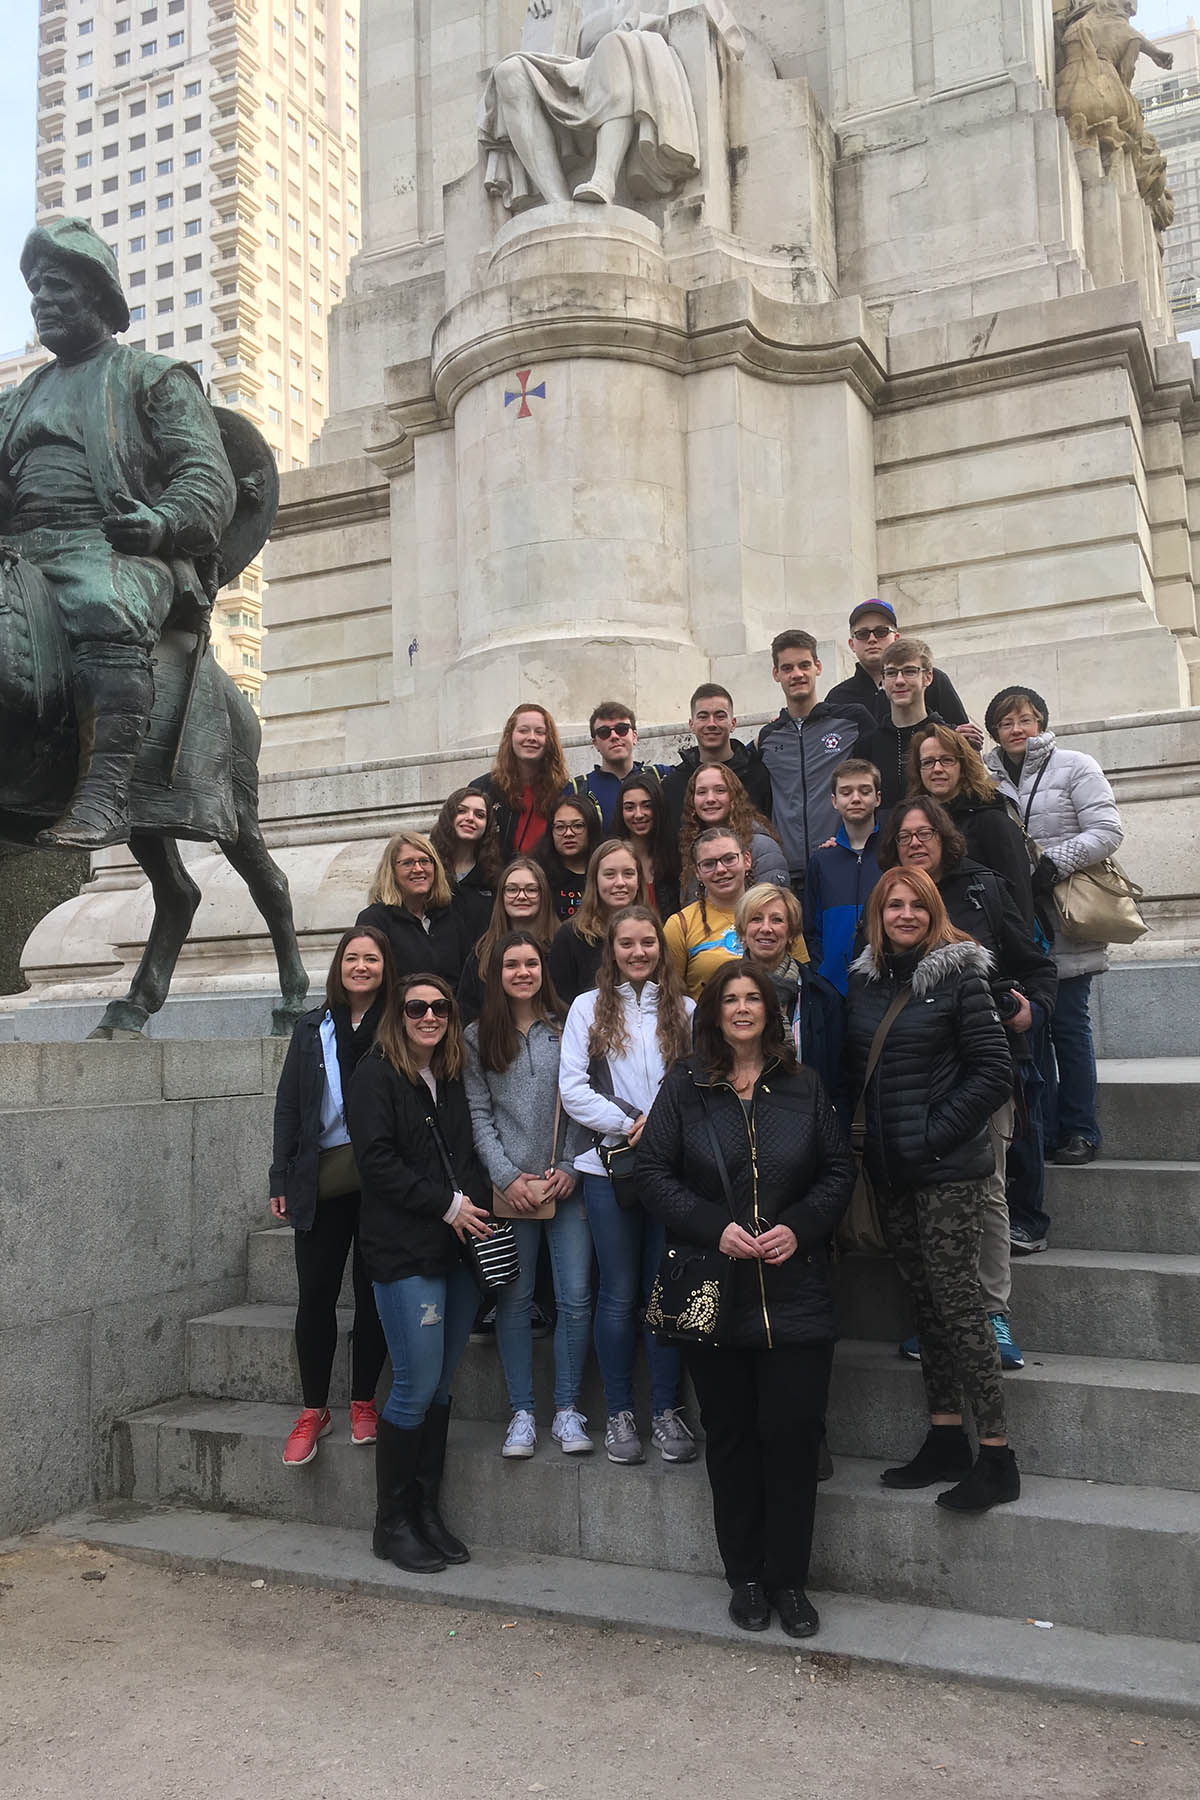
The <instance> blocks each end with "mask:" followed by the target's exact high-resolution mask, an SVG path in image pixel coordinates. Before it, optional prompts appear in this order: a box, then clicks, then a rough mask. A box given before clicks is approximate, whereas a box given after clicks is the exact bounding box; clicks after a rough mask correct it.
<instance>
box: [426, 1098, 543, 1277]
mask: <svg viewBox="0 0 1200 1800" xmlns="http://www.w3.org/2000/svg"><path fill="white" fill-rule="evenodd" d="M425 1117H426V1118H427V1119H428V1121H429V1129H430V1131H432V1133H433V1141H434V1143H435V1144H436V1145H437V1152H438V1155H439V1156H440V1157H441V1159H442V1167H443V1169H445V1171H446V1179H447V1180H448V1181H449V1183H450V1187H451V1189H452V1191H453V1192H454V1193H456V1194H461V1193H462V1191H463V1189H462V1184H461V1182H460V1181H459V1180H458V1177H457V1176H456V1175H455V1173H454V1165H453V1163H452V1162H451V1161H450V1152H449V1150H448V1149H447V1147H446V1140H445V1138H444V1137H443V1136H442V1128H441V1126H440V1125H439V1124H438V1122H437V1119H436V1118H435V1117H434V1115H433V1114H432V1113H426V1114H425ZM462 1244H463V1248H464V1250H465V1251H466V1253H467V1261H468V1263H469V1264H470V1268H471V1273H472V1275H474V1277H475V1281H476V1283H477V1285H478V1287H479V1289H480V1291H481V1292H482V1293H484V1294H491V1293H494V1292H495V1290H496V1289H497V1288H506V1287H511V1286H512V1284H513V1282H514V1281H515V1280H516V1279H517V1276H518V1275H519V1274H520V1273H521V1258H520V1256H519V1255H518V1253H517V1234H516V1232H515V1231H514V1230H513V1224H512V1220H511V1219H497V1218H495V1217H494V1216H493V1217H492V1235H491V1236H490V1237H486V1238H476V1237H469V1236H468V1237H465V1238H463V1240H462Z"/></svg>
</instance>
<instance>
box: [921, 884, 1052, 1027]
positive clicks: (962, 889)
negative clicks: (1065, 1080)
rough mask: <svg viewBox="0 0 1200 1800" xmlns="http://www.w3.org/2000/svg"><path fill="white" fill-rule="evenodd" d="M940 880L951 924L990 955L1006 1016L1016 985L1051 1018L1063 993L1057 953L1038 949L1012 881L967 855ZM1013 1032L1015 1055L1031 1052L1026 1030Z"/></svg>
mask: <svg viewBox="0 0 1200 1800" xmlns="http://www.w3.org/2000/svg"><path fill="white" fill-rule="evenodd" d="M937 885H938V892H939V893H940V894H941V896H942V899H943V901H944V902H945V905H946V911H947V912H948V913H949V915H950V923H951V924H952V925H957V927H958V929H959V930H960V931H965V932H967V933H968V934H969V935H970V936H971V937H973V938H974V939H975V942H976V943H977V944H982V945H983V947H984V949H985V950H986V951H988V952H989V954H990V955H991V958H992V971H991V978H990V985H991V989H992V994H993V995H994V997H995V1000H996V1006H997V1011H998V1012H999V1014H1000V1017H1001V1020H1002V1021H1003V1019H1004V1018H1005V1016H1006V1013H1007V1011H1008V1009H1009V1008H1010V1007H1011V1004H1012V1002H1011V999H1010V997H1009V996H1010V991H1011V990H1012V989H1013V988H1017V989H1019V990H1020V992H1021V993H1022V994H1024V996H1025V998H1026V999H1027V1000H1031V1001H1032V1002H1033V1004H1034V1005H1035V1006H1040V1007H1041V1009H1042V1011H1043V1012H1044V1013H1045V1014H1046V1015H1047V1017H1049V1015H1050V1014H1051V1013H1052V1012H1053V1011H1054V1002H1055V999H1056V998H1057V995H1058V970H1057V968H1056V967H1055V964H1054V958H1053V957H1052V956H1051V955H1049V953H1048V952H1047V951H1045V950H1041V949H1039V948H1038V944H1037V941H1036V939H1035V938H1034V935H1033V932H1032V931H1031V929H1030V927H1029V926H1028V925H1027V924H1026V923H1025V921H1024V919H1023V918H1022V917H1021V915H1020V913H1019V912H1018V911H1017V903H1016V901H1015V900H1014V899H1013V895H1012V889H1011V888H1010V887H1009V885H1008V883H1007V881H1005V880H1004V879H1003V877H1002V876H1000V875H997V874H996V872H995V870H994V869H985V868H984V867H983V866H982V865H981V864H980V863H977V862H972V860H971V858H970V857H969V856H964V857H963V858H962V859H961V861H959V862H957V863H955V864H953V866H952V867H951V868H949V869H944V870H943V872H942V874H941V875H940V877H939V878H938V884H937ZM1008 1037H1009V1043H1010V1046H1011V1049H1012V1053H1013V1055H1014V1056H1017V1057H1028V1056H1030V1055H1032V1048H1031V1044H1030V1039H1029V1033H1028V1032H1027V1031H1021V1032H1015V1033H1014V1032H1009V1033H1008Z"/></svg>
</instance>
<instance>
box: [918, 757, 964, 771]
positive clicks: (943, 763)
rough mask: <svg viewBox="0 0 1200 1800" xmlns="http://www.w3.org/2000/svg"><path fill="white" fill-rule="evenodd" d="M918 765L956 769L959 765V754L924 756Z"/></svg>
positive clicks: (927, 767)
mask: <svg viewBox="0 0 1200 1800" xmlns="http://www.w3.org/2000/svg"><path fill="white" fill-rule="evenodd" d="M918 767H920V768H922V769H954V768H957V767H958V758H957V756H923V757H922V758H921V761H920V763H919V765H918Z"/></svg>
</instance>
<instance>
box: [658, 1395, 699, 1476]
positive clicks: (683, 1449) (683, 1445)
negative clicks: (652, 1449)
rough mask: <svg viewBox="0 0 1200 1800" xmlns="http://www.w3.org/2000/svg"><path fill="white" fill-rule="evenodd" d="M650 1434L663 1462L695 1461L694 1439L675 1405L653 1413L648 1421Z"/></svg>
mask: <svg viewBox="0 0 1200 1800" xmlns="http://www.w3.org/2000/svg"><path fill="white" fill-rule="evenodd" d="M650 1434H651V1436H652V1437H653V1439H654V1442H655V1443H656V1444H657V1445H658V1447H659V1449H660V1450H661V1452H662V1459H663V1461H664V1462H669V1463H688V1462H695V1460H696V1440H695V1438H694V1437H693V1436H692V1434H691V1432H690V1431H689V1430H688V1428H687V1424H686V1423H685V1421H684V1417H683V1414H682V1412H681V1411H680V1409H679V1408H678V1407H677V1406H672V1407H668V1408H667V1411H666V1412H660V1413H655V1415H654V1417H653V1419H652V1420H651V1421H650Z"/></svg>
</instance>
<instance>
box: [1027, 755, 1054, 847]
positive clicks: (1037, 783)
mask: <svg viewBox="0 0 1200 1800" xmlns="http://www.w3.org/2000/svg"><path fill="white" fill-rule="evenodd" d="M1053 755H1054V752H1053V750H1051V752H1050V755H1049V756H1047V758H1046V760H1045V762H1044V763H1043V764H1042V766H1041V768H1040V769H1039V770H1038V772H1037V774H1036V775H1035V776H1034V778H1033V786H1032V787H1031V788H1030V790H1029V798H1028V800H1027V801H1026V802H1025V829H1026V831H1028V830H1029V815H1030V813H1031V812H1032V811H1033V802H1034V796H1035V795H1036V793H1037V791H1038V789H1039V788H1040V787H1041V785H1042V776H1043V775H1044V774H1045V773H1046V770H1047V769H1048V768H1049V767H1050V757H1051V756H1053Z"/></svg>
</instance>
